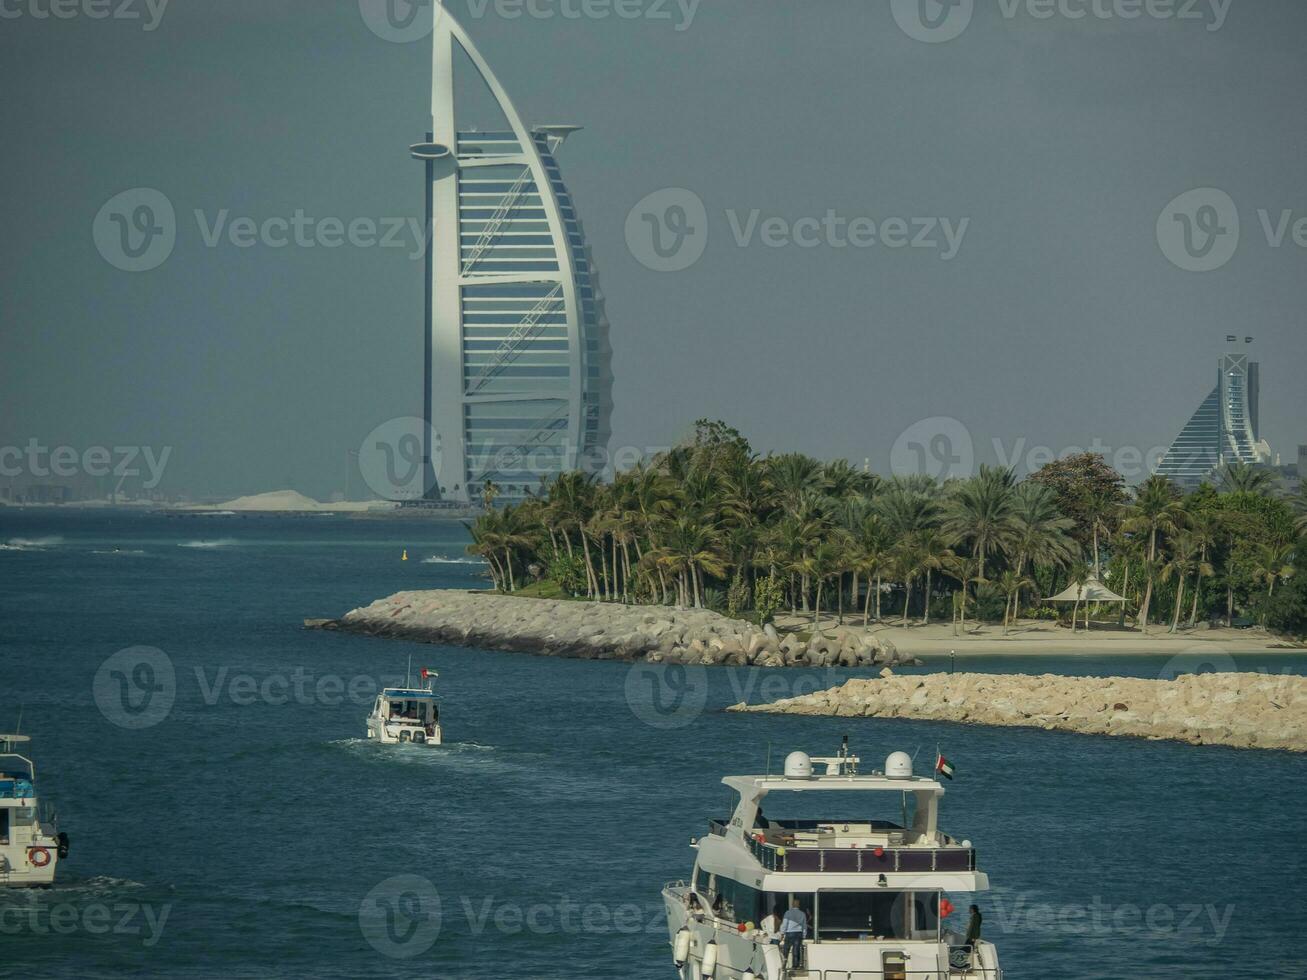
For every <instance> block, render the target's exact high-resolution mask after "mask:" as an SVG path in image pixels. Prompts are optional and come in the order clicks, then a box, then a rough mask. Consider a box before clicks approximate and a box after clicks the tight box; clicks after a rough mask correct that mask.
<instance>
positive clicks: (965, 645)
mask: <svg viewBox="0 0 1307 980" xmlns="http://www.w3.org/2000/svg"><path fill="white" fill-rule="evenodd" d="M861 623H862V617H861V616H857V617H850V616H845V617H844V628H845V629H848V628H850V627H852V628H858V629H861V628H862V626H861ZM776 624H777V627H778V628H780V629H782V630H785V629H795V628H797V629H803V630H812V628H813V627H812V617H811V616H803V615H799V616H790V615H778V616H777V617H776ZM836 624H837V620H836V617H835V616H825V615H824V616H822V618H821V621H820V628H821V629H831V628H833V627H834V626H836ZM867 629H868V631H869V632H871V633H872V634H874V635H875V636H876V637H877V638H878V639H883V640H888V641H889V642H890V643H892V644H894V646H895V647H896V648H897V649H898V650H899V652H900V653H903V654H907V655H910V656H914V657H940V656H943V657H947V656H949V654H950V653H953V652H955V653H956V654H957V655H958V656H959V657H964V656H968V655H971V656H975V655H990V656H992V655H995V654H1003V655H1009V656H1011V655H1030V656H1047V655H1049V654H1057V655H1064V656H1076V655H1079V654H1088V655H1095V656H1101V655H1114V654H1115V655H1121V656H1141V655H1142V656H1156V655H1162V656H1178V655H1181V654H1196V655H1206V656H1212V657H1219V656H1222V655H1228V654H1235V653H1284V654H1294V653H1299V654H1302V653H1307V646H1304V645H1302V644H1297V645H1295V644H1294V643H1293V642H1292V641H1290V640H1287V639H1285V638H1283V637H1278V636H1273V635H1271V634H1269V633H1267V632H1266V631H1264V630H1261V629H1195V630H1181V631H1180V632H1178V633H1175V634H1171V633H1168V632H1166V628H1165V627H1163V626H1154V627H1153V630H1152V632H1150V633H1148V634H1144V633H1142V632H1141V631H1139V630H1136V629H1120V628H1118V627H1116V626H1110V625H1105V624H1098V623H1095V624H1094V628H1093V629H1092V630H1091V631H1090V632H1088V633H1086V632H1085V631H1084V630H1083V629H1081V630H1079V631H1077V632H1076V633H1074V634H1073V633H1072V632H1071V630H1069V629H1067V628H1066V627H1063V626H1058V625H1057V624H1056V623H1052V622H1048V621H1047V620H1021V621H1020V622H1018V623H1016V624H1013V625H1011V626H1009V628H1008V632H1007V634H1006V635H1005V634H1004V633H1003V627H1002V626H991V625H984V626H980V627H976V626H975V625H974V624H972V623H968V624H967V631H966V632H965V633H963V632H961V631H960V630H958V631H957V632H956V633H955V629H954V626H953V625H952V624H951V623H931V624H930V625H929V626H922V625H918V624H914V625H911V626H908V627H906V628H905V627H904V626H902V625H901V624H900V623H893V624H890V623H879V624H877V623H872V625H871V626H870V627H868V628H867Z"/></svg>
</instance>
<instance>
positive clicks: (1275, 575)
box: [1251, 544, 1294, 628]
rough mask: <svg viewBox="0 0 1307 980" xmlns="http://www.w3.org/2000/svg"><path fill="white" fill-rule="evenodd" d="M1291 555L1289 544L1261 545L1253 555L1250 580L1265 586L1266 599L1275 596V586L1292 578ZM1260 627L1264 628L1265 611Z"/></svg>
mask: <svg viewBox="0 0 1307 980" xmlns="http://www.w3.org/2000/svg"><path fill="white" fill-rule="evenodd" d="M1293 553H1294V547H1293V545H1291V544H1261V545H1258V546H1257V548H1256V550H1255V551H1254V553H1253V567H1252V569H1251V571H1252V578H1253V581H1254V582H1256V583H1258V584H1265V585H1266V598H1267V599H1268V600H1269V599H1270V598H1271V596H1273V595H1274V594H1275V584H1276V583H1277V582H1285V581H1288V580H1289V579H1290V578H1292V577H1293V572H1294V568H1293ZM1262 626H1263V628H1265V626H1266V611H1265V610H1263V612H1262Z"/></svg>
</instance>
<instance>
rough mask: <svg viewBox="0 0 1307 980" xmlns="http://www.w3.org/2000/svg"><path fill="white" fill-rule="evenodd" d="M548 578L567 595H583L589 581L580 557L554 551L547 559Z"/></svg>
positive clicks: (583, 562)
mask: <svg viewBox="0 0 1307 980" xmlns="http://www.w3.org/2000/svg"><path fill="white" fill-rule="evenodd" d="M548 577H549V578H551V579H553V580H554V581H555V582H557V583H558V587H559V588H560V589H562V590H563V591H564V592H566V593H567V594H568V595H574V596H575V595H584V594H585V592H586V588H587V586H588V584H589V580H588V578H587V577H586V574H585V561H584V560H583V559H582V558H581V556H580V555H569V554H568V553H567V552H566V551H555V552H554V553H553V554H552V555H551V556H550V557H549V575H548Z"/></svg>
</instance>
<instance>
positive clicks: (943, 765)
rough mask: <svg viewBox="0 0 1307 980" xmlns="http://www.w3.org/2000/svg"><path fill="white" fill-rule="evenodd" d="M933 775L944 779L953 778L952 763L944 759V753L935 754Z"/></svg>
mask: <svg viewBox="0 0 1307 980" xmlns="http://www.w3.org/2000/svg"><path fill="white" fill-rule="evenodd" d="M935 754H936V756H937V758H936V759H935V773H936V774H937V775H940V776H943V777H944V778H945V779H952V778H953V763H951V762H949V761H948V759H945V758H944V753H942V752H936V753H935Z"/></svg>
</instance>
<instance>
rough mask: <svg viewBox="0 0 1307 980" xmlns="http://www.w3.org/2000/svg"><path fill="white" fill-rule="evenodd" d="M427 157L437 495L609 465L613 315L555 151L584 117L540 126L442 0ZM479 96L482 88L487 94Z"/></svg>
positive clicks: (423, 146)
mask: <svg viewBox="0 0 1307 980" xmlns="http://www.w3.org/2000/svg"><path fill="white" fill-rule="evenodd" d="M434 10H435V29H434V56H433V59H432V131H431V133H430V134H429V136H428V139H427V141H426V142H425V143H420V144H417V145H416V146H414V147H413V148H412V153H413V155H414V156H415V157H417V158H419V159H421V160H424V161H425V162H426V170H427V193H428V201H427V204H428V216H429V219H430V221H431V236H432V240H431V243H430V247H429V249H428V255H427V324H426V327H427V331H426V381H425V406H426V407H425V412H426V421H427V432H428V435H427V440H426V441H427V445H426V447H425V450H424V457H425V459H426V461H427V466H428V478H427V479H428V483H427V485H428V486H429V487H432V488H433V489H432V490H431V491H429V493H428V496H431V497H436V496H437V495H438V497H439V499H441V500H445V501H451V502H464V501H467V500H468V499H469V498H475V497H476V496H477V495H478V494H479V492H480V489H481V487H482V486H483V485H484V484H485V482H486V481H487V480H489V481H493V482H494V483H495V484H496V485H497V486H498V487H499V488H500V492H501V495H502V496H503V497H504V498H509V499H512V498H516V497H522V496H525V495H527V494H529V493H532V492H535V491H536V490H538V489H539V488H540V486H541V482H542V480H545V479H548V478H550V477H552V476H554V475H556V474H558V473H561V472H564V471H567V470H571V469H576V468H583V469H584V468H587V467H591V468H595V469H598V468H601V466H602V463H601V461H600V459H601V456H602V451H603V450H605V449H606V447H607V444H608V439H609V435H610V429H609V417H610V414H611V410H612V397H611V391H612V375H611V372H610V368H609V363H610V350H609V347H608V323H607V319H606V317H605V315H604V309H603V296H602V294H601V292H600V290H599V285H598V281H597V276H596V273H595V270H594V265H593V263H592V261H591V257H590V250H589V247H588V246H587V244H586V240H585V234H584V231H583V229H582V227H581V221H580V219H579V218H578V216H577V213H576V209H575V207H574V206H573V204H572V198H571V195H570V194H569V193H568V190H567V187H566V186H565V185H564V183H563V180H562V172H561V171H560V169H559V166H558V162H557V160H556V157H555V154H556V153H557V151H558V148H559V147H560V146H561V145H562V144H563V142H564V141H565V140H566V139H567V138H568V137H569V136H570V135H571V134H572V133H574V132H575V131H576V130H577V129H579V128H580V127H577V126H536V127H534V128H530V129H528V128H527V127H526V126H525V125H524V124H523V122H522V120H521V117H520V116H519V115H518V112H517V109H516V108H515V107H514V106H513V104H512V102H511V101H510V100H509V98H508V95H507V94H506V93H505V91H504V89H503V87H502V86H501V85H500V83H499V80H498V79H497V78H496V77H495V75H494V73H493V72H492V71H491V70H490V68H489V66H488V65H487V64H486V62H485V59H484V58H483V57H482V56H481V54H480V52H479V51H477V49H476V47H475V45H474V44H473V43H472V41H471V39H470V38H469V37H468V35H467V33H466V32H465V31H464V30H463V28H462V27H461V26H460V25H459V24H458V23H457V22H456V21H455V20H454V19H453V18H452V17H451V16H450V15H449V13H448V12H447V11H446V10H445V9H444V8H443V6H442V5H441V4H440V3H435V4H434ZM478 100H479V101H478Z"/></svg>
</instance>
